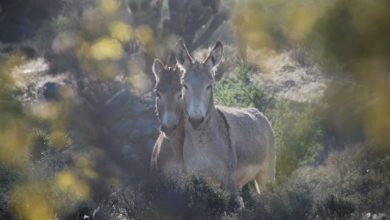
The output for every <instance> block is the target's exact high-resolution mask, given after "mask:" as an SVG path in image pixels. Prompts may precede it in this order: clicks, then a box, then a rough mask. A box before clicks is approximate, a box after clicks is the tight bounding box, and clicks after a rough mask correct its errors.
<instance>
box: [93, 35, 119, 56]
mask: <svg viewBox="0 0 390 220" xmlns="http://www.w3.org/2000/svg"><path fill="white" fill-rule="evenodd" d="M90 53H91V57H92V58H93V59H95V60H119V59H120V58H121V57H122V55H123V48H122V45H121V44H120V43H119V41H118V40H115V39H112V38H107V37H106V38H100V39H99V40H97V41H96V42H95V43H94V44H93V45H92V46H91V50H90Z"/></svg>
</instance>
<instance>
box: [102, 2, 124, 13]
mask: <svg viewBox="0 0 390 220" xmlns="http://www.w3.org/2000/svg"><path fill="white" fill-rule="evenodd" d="M119 7H120V1H119V0H101V4H100V8H101V10H102V11H103V13H104V14H106V15H113V14H115V13H116V12H117V11H118V9H119Z"/></svg>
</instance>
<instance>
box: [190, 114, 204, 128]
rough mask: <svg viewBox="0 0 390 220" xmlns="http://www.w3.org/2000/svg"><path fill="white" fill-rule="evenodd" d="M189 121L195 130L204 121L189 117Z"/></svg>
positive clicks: (201, 118)
mask: <svg viewBox="0 0 390 220" xmlns="http://www.w3.org/2000/svg"><path fill="white" fill-rule="evenodd" d="M189 121H190V123H191V125H192V127H193V128H195V129H197V128H199V126H200V125H201V124H202V122H203V121H204V117H199V118H195V117H189Z"/></svg>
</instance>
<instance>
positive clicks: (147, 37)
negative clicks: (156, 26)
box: [135, 25, 155, 52]
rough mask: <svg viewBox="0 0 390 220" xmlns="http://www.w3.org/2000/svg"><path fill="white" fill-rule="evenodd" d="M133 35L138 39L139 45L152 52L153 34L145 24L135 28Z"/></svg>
mask: <svg viewBox="0 0 390 220" xmlns="http://www.w3.org/2000/svg"><path fill="white" fill-rule="evenodd" d="M135 35H136V37H137V40H138V41H139V43H140V45H141V47H142V48H143V49H144V50H145V51H147V52H153V51H152V50H153V49H154V46H155V45H154V44H155V42H154V34H153V30H152V29H151V28H150V27H148V26H146V25H142V26H140V27H138V28H137V29H136V30H135Z"/></svg>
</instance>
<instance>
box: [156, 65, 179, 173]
mask: <svg viewBox="0 0 390 220" xmlns="http://www.w3.org/2000/svg"><path fill="white" fill-rule="evenodd" d="M153 73H154V76H155V78H156V85H155V87H154V92H155V94H156V113H157V117H158V119H159V120H160V125H161V126H160V135H159V136H158V138H157V141H156V143H155V145H154V148H153V152H152V159H151V169H152V171H157V172H158V173H162V174H163V176H165V177H166V178H171V179H176V178H178V177H179V175H181V174H183V171H184V162H183V142H184V120H183V107H182V105H181V84H180V71H179V69H178V68H177V67H176V66H173V67H168V66H165V65H164V64H163V63H162V62H161V61H160V60H155V61H154V63H153Z"/></svg>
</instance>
